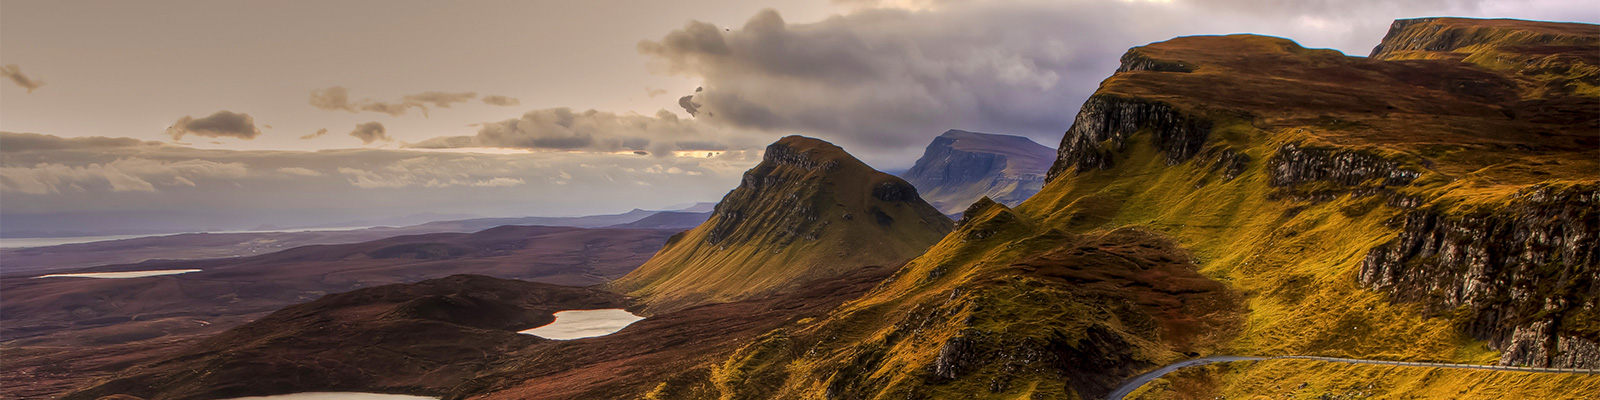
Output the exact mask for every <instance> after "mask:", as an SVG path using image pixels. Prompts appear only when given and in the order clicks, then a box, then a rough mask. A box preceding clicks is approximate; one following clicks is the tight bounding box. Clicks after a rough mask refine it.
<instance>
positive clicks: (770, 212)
mask: <svg viewBox="0 0 1600 400" xmlns="http://www.w3.org/2000/svg"><path fill="white" fill-rule="evenodd" d="M951 225H952V222H951V221H950V219H949V218H947V217H945V216H944V215H943V214H941V213H940V212H939V211H938V210H936V209H935V208H934V207H933V206H930V205H929V204H928V203H927V202H925V201H923V200H922V197H920V196H919V195H918V192H917V189H916V188H915V187H913V186H912V185H911V184H909V183H906V181H904V180H901V179H900V178H896V177H894V176H891V175H888V174H885V173H882V172H878V171H876V170H873V169H872V168H871V167H869V166H867V165H866V164H864V163H862V162H861V161H860V160H857V159H856V158H855V157H852V156H850V154H848V153H846V152H845V151H844V149H841V148H839V147H838V146H834V145H833V144H831V143H828V142H824V141H821V140H817V139H811V138H806V137H800V136H790V137H787V138H783V139H782V140H779V141H778V142H776V143H773V144H772V145H770V146H768V147H767V149H766V153H765V155H764V156H763V159H762V162H761V163H760V164H758V165H756V167H755V168H751V169H750V170H749V171H746V172H745V174H744V178H743V180H742V181H741V182H740V183H739V187H737V188H735V189H733V190H732V191H730V192H728V194H727V195H726V196H724V197H723V199H722V201H721V202H719V203H717V206H716V209H715V210H714V211H713V213H712V216H711V219H709V220H707V221H706V222H705V223H704V224H701V225H700V226H699V227H696V228H695V229H692V230H690V231H688V232H685V233H683V234H681V235H679V236H675V237H674V238H673V239H672V240H671V241H669V243H668V244H667V246H666V247H665V248H663V249H662V250H661V251H660V252H658V253H656V255H655V256H654V257H652V258H651V259H650V261H648V262H646V263H645V264H644V265H643V266H640V267H639V268H638V269H637V270H635V271H634V272H632V273H630V274H628V275H627V276H625V277H623V278H622V279H619V280H617V281H616V282H614V283H612V288H613V289H615V290H618V291H621V292H626V293H629V294H631V295H634V296H638V297H640V298H641V299H642V301H643V302H644V303H645V305H646V307H647V310H649V311H650V312H661V311H668V310H674V309H681V308H684V307H689V306H693V305H698V304H705V303H712V302H726V301H734V300H739V299H745V298H751V297H754V296H762V295H769V294H772V293H774V292H776V291H781V290H787V289H791V286H792V285H793V284H796V283H798V282H804V281H807V280H815V279H824V278H828V277H832V276H837V275H840V274H843V273H846V272H848V271H850V270H853V269H857V268H861V267H864V266H884V267H894V266H897V265H899V264H901V263H904V262H905V261H906V260H909V259H911V258H912V257H914V256H915V255H916V254H919V253H921V252H922V251H923V250H924V249H926V248H927V247H928V246H929V245H932V244H933V243H934V242H936V241H938V240H939V238H940V237H942V236H944V234H945V233H947V232H949V231H950V229H951Z"/></svg>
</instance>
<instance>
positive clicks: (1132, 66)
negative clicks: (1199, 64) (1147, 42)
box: [1117, 50, 1195, 72]
mask: <svg viewBox="0 0 1600 400" xmlns="http://www.w3.org/2000/svg"><path fill="white" fill-rule="evenodd" d="M1120 61H1122V65H1119V66H1117V72H1129V71H1158V72H1194V69H1195V65H1194V64H1190V63H1186V62H1183V61H1167V60H1157V59H1154V58H1150V56H1147V55H1145V54H1144V53H1141V52H1139V51H1137V50H1129V51H1128V52H1127V53H1123V54H1122V59H1121V60H1120Z"/></svg>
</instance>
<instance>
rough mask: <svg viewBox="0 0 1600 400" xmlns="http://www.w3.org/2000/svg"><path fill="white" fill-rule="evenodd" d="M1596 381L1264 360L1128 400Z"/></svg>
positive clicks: (1405, 395) (1589, 390)
mask: <svg viewBox="0 0 1600 400" xmlns="http://www.w3.org/2000/svg"><path fill="white" fill-rule="evenodd" d="M1596 393H1600V375H1595V374H1548V373H1532V372H1510V371H1493V370H1476V369H1452V368H1439V367H1417V366H1396V365H1372V364H1349V363H1336V362H1323V361H1314V360H1294V359H1279V360H1263V361H1241V362H1231V363H1223V364H1212V365H1207V366H1201V367H1192V368H1185V369H1182V370H1178V371H1175V372H1173V373H1172V374H1169V375H1167V376H1166V377H1163V378H1161V379H1157V380H1155V381H1151V382H1150V383H1148V384H1146V385H1145V386H1144V387H1141V388H1140V389H1139V390H1138V391H1135V392H1134V393H1133V394H1131V395H1129V396H1128V398H1129V399H1142V400H1157V399H1214V398H1225V399H1320V398H1333V399H1352V398H1361V399H1551V400H1559V399H1574V400H1576V399H1593V398H1594V396H1595V394H1596Z"/></svg>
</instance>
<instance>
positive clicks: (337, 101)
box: [308, 86, 515, 117]
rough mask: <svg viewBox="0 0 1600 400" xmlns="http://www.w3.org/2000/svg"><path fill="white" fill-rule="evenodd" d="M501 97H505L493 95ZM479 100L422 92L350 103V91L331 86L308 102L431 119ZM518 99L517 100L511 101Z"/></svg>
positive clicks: (334, 108)
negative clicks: (431, 111) (431, 110)
mask: <svg viewBox="0 0 1600 400" xmlns="http://www.w3.org/2000/svg"><path fill="white" fill-rule="evenodd" d="M492 97H501V98H504V96H492ZM475 98H478V94H477V93H474V92H437V91H435V92H422V93H417V94H408V95H405V96H402V97H401V98H400V100H399V101H392V102H385V101H377V100H372V99H363V100H360V101H350V89H347V88H345V87H343V86H330V87H328V88H326V89H314V90H312V91H311V98H310V100H309V101H308V103H309V104H311V106H312V107H316V108H318V109H322V110H328V111H348V112H350V113H357V112H361V111H368V112H377V113H384V114H389V115H392V116H396V117H398V116H402V115H406V112H408V111H409V110H411V109H417V110H418V111H421V112H422V116H424V117H426V116H428V107H429V106H433V107H438V108H450V105H452V104H455V103H465V102H468V101H471V100H472V99H475ZM512 100H515V99H512Z"/></svg>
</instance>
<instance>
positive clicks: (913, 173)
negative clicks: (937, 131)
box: [900, 129, 1056, 214]
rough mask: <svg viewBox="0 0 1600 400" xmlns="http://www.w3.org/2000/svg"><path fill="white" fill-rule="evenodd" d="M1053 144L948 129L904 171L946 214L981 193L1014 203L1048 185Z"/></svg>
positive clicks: (903, 175)
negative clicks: (1046, 177) (1046, 181)
mask: <svg viewBox="0 0 1600 400" xmlns="http://www.w3.org/2000/svg"><path fill="white" fill-rule="evenodd" d="M1055 154H1056V151H1055V149H1052V148H1049V147H1045V146H1042V145H1039V144H1038V143H1034V141H1033V140H1030V139H1028V138H1025V137H1021V136H1010V135H996V134H991V133H977V132H967V131H960V130H954V129H952V130H950V131H947V132H945V133H944V134H943V135H939V137H937V138H934V139H933V143H929V144H928V148H927V149H926V150H923V152H922V158H919V159H917V163H916V165H913V166H912V167H911V169H910V170H907V171H906V172H905V173H904V174H901V175H900V176H901V177H902V178H905V179H906V182H911V184H912V185H913V186H916V187H917V190H918V191H919V192H920V193H921V194H922V198H924V199H927V200H928V202H929V203H932V204H933V206H934V207H937V208H938V209H939V211H941V212H944V213H945V214H956V213H960V212H961V210H965V209H966V208H967V206H968V205H971V204H972V202H974V201H978V199H979V198H983V197H988V198H989V199H991V200H994V201H997V202H1000V203H1001V204H1005V205H1008V206H1016V205H1017V204H1020V203H1022V201H1023V200H1027V199H1028V196H1032V195H1033V194H1034V193H1038V192H1039V188H1040V187H1042V186H1044V175H1045V172H1046V171H1049V170H1050V164H1051V163H1052V162H1054V161H1055Z"/></svg>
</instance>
